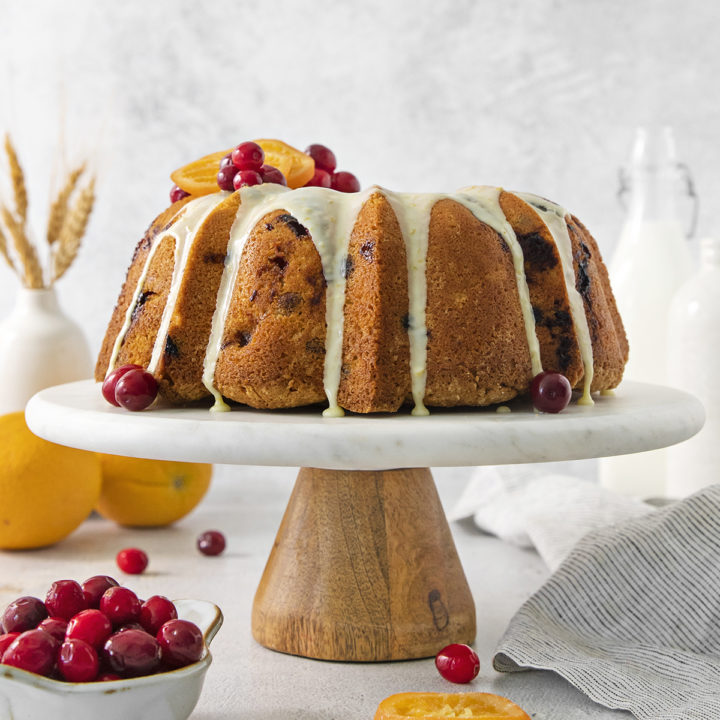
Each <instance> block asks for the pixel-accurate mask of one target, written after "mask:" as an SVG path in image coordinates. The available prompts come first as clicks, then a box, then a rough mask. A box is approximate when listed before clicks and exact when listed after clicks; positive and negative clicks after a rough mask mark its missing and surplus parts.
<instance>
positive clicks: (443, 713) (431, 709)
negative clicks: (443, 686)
mask: <svg viewBox="0 0 720 720" xmlns="http://www.w3.org/2000/svg"><path fill="white" fill-rule="evenodd" d="M405 718H415V719H416V720H435V718H463V720H530V716H529V715H528V714H527V713H526V712H525V711H524V710H523V709H522V708H521V707H520V706H519V705H516V704H515V703H514V702H512V701H511V700H508V699H507V698H504V697H502V696H501V695H494V694H492V693H474V692H470V693H431V692H407V693H398V694H397V695H390V697H387V698H385V699H384V700H383V701H382V702H381V703H380V705H379V706H378V709H377V712H376V713H375V720H404V719H405Z"/></svg>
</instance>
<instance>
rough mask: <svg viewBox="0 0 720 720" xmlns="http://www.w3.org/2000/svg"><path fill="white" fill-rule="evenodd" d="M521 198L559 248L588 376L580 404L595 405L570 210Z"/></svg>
mask: <svg viewBox="0 0 720 720" xmlns="http://www.w3.org/2000/svg"><path fill="white" fill-rule="evenodd" d="M514 194H515V195H517V196H518V197H519V198H520V199H522V200H524V201H525V202H526V203H528V205H530V206H531V207H532V208H533V209H534V210H535V211H536V212H537V213H538V215H540V218H541V219H542V221H543V222H544V223H545V225H546V226H547V228H548V230H549V231H550V234H551V235H552V238H553V240H554V241H555V247H557V249H558V253H559V255H560V262H561V265H562V270H563V276H564V278H565V288H566V291H567V296H568V300H569V302H570V314H571V315H572V319H573V325H574V327H575V335H576V337H577V340H578V345H579V346H580V357H581V358H582V363H583V368H584V370H585V377H584V380H583V394H582V397H581V398H580V399H579V400H578V404H579V405H593V404H594V402H593V399H592V396H591V395H590V388H591V386H592V379H593V350H592V340H591V339H590V328H589V326H588V321H587V316H586V315H585V304H584V303H583V299H582V297H581V296H580V293H579V292H578V291H577V288H576V287H575V266H574V265H573V254H572V241H571V240H570V235H569V234H568V229H567V221H566V218H567V215H568V213H567V211H566V210H565V209H563V208H562V207H560V206H559V205H556V204H555V203H553V202H550V201H549V200H545V199H544V198H541V197H539V196H538V195H533V194H532V193H514Z"/></svg>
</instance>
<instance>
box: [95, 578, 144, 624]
mask: <svg viewBox="0 0 720 720" xmlns="http://www.w3.org/2000/svg"><path fill="white" fill-rule="evenodd" d="M100 612H102V613H104V614H105V615H106V616H107V618H108V620H110V622H111V623H112V624H113V625H115V626H120V625H124V624H125V623H131V622H137V621H138V620H139V619H140V601H139V600H138V597H137V595H136V594H135V593H134V592H133V591H132V590H130V589H128V588H126V587H122V586H118V587H111V588H108V589H107V590H106V591H105V592H104V593H103V596H102V597H101V598H100Z"/></svg>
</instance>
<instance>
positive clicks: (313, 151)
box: [305, 143, 337, 173]
mask: <svg viewBox="0 0 720 720" xmlns="http://www.w3.org/2000/svg"><path fill="white" fill-rule="evenodd" d="M305 154H306V155H309V156H310V157H311V158H312V159H313V160H314V161H315V167H316V168H320V169H321V170H325V171H327V172H329V173H332V172H333V171H334V170H335V168H336V167H337V160H336V158H335V153H334V152H333V151H332V150H331V149H330V148H329V147H326V146H325V145H321V144H320V143H313V144H312V145H308V146H307V147H306V148H305Z"/></svg>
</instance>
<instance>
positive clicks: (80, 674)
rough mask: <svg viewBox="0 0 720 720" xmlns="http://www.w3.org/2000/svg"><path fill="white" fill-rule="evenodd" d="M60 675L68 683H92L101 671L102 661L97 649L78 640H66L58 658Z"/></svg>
mask: <svg viewBox="0 0 720 720" xmlns="http://www.w3.org/2000/svg"><path fill="white" fill-rule="evenodd" d="M57 665H58V670H59V671H60V674H61V675H62V676H63V678H64V679H65V680H67V681H68V682H76V683H79V682H91V681H93V680H95V678H96V677H97V675H98V671H99V670H100V661H99V659H98V654H97V651H96V650H95V648H94V647H93V646H92V645H90V644H89V643H86V642H85V641H84V640H80V639H78V638H71V639H69V640H66V641H65V642H64V643H63V644H62V645H61V646H60V651H59V652H58V656H57Z"/></svg>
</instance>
